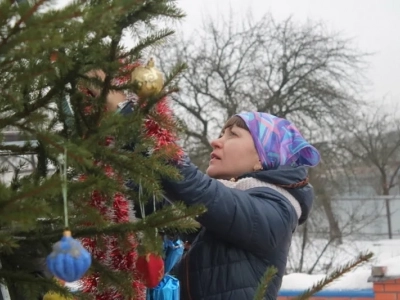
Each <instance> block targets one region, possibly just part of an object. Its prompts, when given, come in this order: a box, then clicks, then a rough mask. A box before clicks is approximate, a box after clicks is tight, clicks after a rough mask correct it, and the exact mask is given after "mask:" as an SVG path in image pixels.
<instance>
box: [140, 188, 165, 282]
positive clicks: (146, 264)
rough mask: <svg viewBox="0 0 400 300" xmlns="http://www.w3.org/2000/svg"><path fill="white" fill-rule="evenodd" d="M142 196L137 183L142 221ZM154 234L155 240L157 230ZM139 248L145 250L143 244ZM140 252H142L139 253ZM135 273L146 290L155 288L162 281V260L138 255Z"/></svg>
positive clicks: (159, 257)
mask: <svg viewBox="0 0 400 300" xmlns="http://www.w3.org/2000/svg"><path fill="white" fill-rule="evenodd" d="M142 196H143V190H142V184H141V182H139V199H138V200H139V207H140V212H141V215H142V219H143V221H144V220H145V219H146V211H145V208H144V202H143V199H142ZM153 207H154V211H155V210H156V198H155V196H154V195H153ZM155 233H156V238H157V236H158V232H157V230H156V231H155ZM145 238H146V236H143V237H142V243H145ZM140 248H142V250H143V248H145V247H144V246H143V244H142V245H141V246H140V247H139V249H138V250H140ZM141 252H142V251H141ZM136 271H137V273H138V275H139V277H140V279H141V280H142V282H143V284H144V285H145V286H146V287H147V288H150V289H151V288H155V287H156V286H157V285H158V284H159V283H160V282H161V280H162V279H163V277H164V273H165V272H164V259H163V258H162V257H161V256H160V255H158V254H156V253H151V252H148V253H145V254H144V255H139V257H138V258H137V260H136Z"/></svg>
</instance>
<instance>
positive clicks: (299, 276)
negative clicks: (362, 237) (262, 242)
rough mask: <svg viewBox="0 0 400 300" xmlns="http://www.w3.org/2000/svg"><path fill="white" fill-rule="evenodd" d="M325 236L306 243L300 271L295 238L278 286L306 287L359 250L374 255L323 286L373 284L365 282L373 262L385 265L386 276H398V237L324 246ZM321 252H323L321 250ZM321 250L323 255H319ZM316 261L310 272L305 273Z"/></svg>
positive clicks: (344, 287)
mask: <svg viewBox="0 0 400 300" xmlns="http://www.w3.org/2000/svg"><path fill="white" fill-rule="evenodd" d="M326 244H327V241H326V240H323V239H320V240H318V239H315V240H313V241H312V243H310V244H308V245H307V247H306V249H305V251H304V253H305V254H304V257H303V261H304V263H303V268H302V272H301V273H300V272H298V270H299V269H300V268H299V265H300V264H299V261H300V257H301V248H300V247H299V246H298V245H301V243H300V241H298V240H296V239H294V241H293V244H292V248H291V252H290V256H289V262H288V273H289V274H288V275H286V276H284V278H283V282H282V288H281V290H305V289H307V288H310V287H311V286H312V285H313V284H315V283H317V282H318V281H319V280H321V279H323V278H324V277H325V276H326V275H325V274H326V273H329V272H331V271H332V270H334V269H335V268H336V267H338V266H340V265H343V264H345V263H347V262H349V261H352V260H354V259H355V258H356V257H357V255H358V254H359V253H360V252H366V251H371V252H373V253H374V257H373V258H372V259H371V261H370V262H368V263H366V264H364V265H361V266H360V267H358V268H356V269H355V270H353V271H352V272H350V273H348V274H346V275H344V276H343V277H341V278H339V279H338V280H337V281H335V282H333V283H332V284H330V285H329V286H327V287H326V288H325V290H361V289H370V288H372V283H371V282H368V278H369V276H370V275H371V267H372V266H387V267H388V269H387V273H386V274H387V276H397V275H399V276H400V240H380V241H344V243H343V244H342V245H339V246H335V245H331V246H329V247H327V248H326V250H325V251H324V248H325V246H326ZM322 252H323V253H322ZM321 253H322V255H321ZM319 256H321V257H320V258H319V261H318V263H316V266H315V268H314V270H315V271H314V272H313V274H312V275H309V274H306V273H307V271H309V270H310V269H311V268H312V267H313V266H314V264H315V262H316V261H317V260H318V257H319Z"/></svg>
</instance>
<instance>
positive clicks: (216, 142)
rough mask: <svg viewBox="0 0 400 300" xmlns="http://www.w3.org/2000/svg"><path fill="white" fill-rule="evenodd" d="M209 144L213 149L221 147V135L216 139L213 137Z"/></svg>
mask: <svg viewBox="0 0 400 300" xmlns="http://www.w3.org/2000/svg"><path fill="white" fill-rule="evenodd" d="M210 145H211V147H212V148H213V149H218V148H221V146H222V137H220V138H218V139H215V140H212V141H211V143H210Z"/></svg>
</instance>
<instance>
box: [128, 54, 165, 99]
mask: <svg viewBox="0 0 400 300" xmlns="http://www.w3.org/2000/svg"><path fill="white" fill-rule="evenodd" d="M131 81H132V83H134V84H135V86H136V88H135V93H136V94H137V95H138V96H139V97H140V98H147V97H152V96H155V95H157V94H158V93H160V92H161V90H162V89H163V87H164V76H163V74H162V73H161V72H160V71H159V70H158V69H157V68H155V67H154V60H153V59H150V60H149V62H148V63H147V65H146V66H144V67H143V66H139V67H136V68H135V69H134V70H133V72H132V74H131Z"/></svg>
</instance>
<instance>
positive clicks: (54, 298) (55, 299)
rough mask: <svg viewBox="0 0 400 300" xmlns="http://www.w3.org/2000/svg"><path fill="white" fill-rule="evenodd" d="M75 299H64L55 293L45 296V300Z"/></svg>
mask: <svg viewBox="0 0 400 300" xmlns="http://www.w3.org/2000/svg"><path fill="white" fill-rule="evenodd" d="M72 299H73V298H71V297H68V298H66V297H64V296H62V295H60V294H57V293H54V292H48V293H46V294H45V295H44V296H43V300H72Z"/></svg>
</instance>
